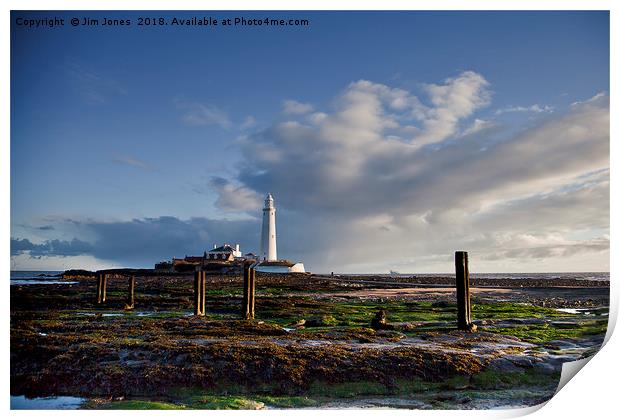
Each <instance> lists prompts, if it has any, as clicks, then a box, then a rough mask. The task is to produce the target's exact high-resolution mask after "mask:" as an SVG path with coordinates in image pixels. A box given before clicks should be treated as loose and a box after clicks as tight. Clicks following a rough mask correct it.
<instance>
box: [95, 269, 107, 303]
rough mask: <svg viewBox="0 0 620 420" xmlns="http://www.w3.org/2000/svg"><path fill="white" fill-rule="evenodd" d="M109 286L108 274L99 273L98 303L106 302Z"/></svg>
mask: <svg viewBox="0 0 620 420" xmlns="http://www.w3.org/2000/svg"><path fill="white" fill-rule="evenodd" d="M107 288H108V275H107V274H103V273H98V274H97V303H104V302H105V298H106V289H107Z"/></svg>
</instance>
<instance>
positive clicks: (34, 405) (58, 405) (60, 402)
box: [11, 395, 86, 410]
mask: <svg viewBox="0 0 620 420" xmlns="http://www.w3.org/2000/svg"><path fill="white" fill-rule="evenodd" d="M85 401H86V399H85V398H79V397H45V398H26V397H25V396H24V395H17V396H13V395H11V410H75V409H77V408H80V406H81V405H82V403H84V402H85Z"/></svg>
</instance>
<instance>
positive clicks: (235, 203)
mask: <svg viewBox="0 0 620 420" xmlns="http://www.w3.org/2000/svg"><path fill="white" fill-rule="evenodd" d="M209 185H210V186H211V188H213V189H214V190H215V191H216V192H217V194H218V198H217V201H216V202H215V205H216V206H217V207H218V208H219V209H221V210H224V211H230V212H245V211H250V212H251V211H256V210H257V209H258V208H259V207H260V203H261V200H260V198H259V196H258V194H257V193H256V192H255V191H253V190H251V189H249V188H247V187H245V186H243V185H241V186H235V185H233V184H232V183H231V182H230V181H228V180H227V179H225V178H221V177H212V178H211V180H210V181H209Z"/></svg>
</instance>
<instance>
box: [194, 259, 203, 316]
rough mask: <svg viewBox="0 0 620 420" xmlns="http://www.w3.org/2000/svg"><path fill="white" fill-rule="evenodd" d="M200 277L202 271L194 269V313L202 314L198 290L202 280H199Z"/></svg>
mask: <svg viewBox="0 0 620 420" xmlns="http://www.w3.org/2000/svg"><path fill="white" fill-rule="evenodd" d="M201 278H202V272H201V271H198V270H196V272H194V315H196V316H198V315H202V313H201V310H200V295H201V293H200V291H201V289H202V287H201V286H202V284H201V283H202V282H201V281H200V280H201Z"/></svg>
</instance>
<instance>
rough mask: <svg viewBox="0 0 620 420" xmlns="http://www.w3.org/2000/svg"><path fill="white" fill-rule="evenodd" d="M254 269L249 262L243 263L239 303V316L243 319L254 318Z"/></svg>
mask: <svg viewBox="0 0 620 420" xmlns="http://www.w3.org/2000/svg"><path fill="white" fill-rule="evenodd" d="M255 280H256V270H254V268H252V264H251V263H245V264H244V265H243V301H242V303H241V316H242V317H243V318H245V319H254V292H255V290H256V286H255Z"/></svg>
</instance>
